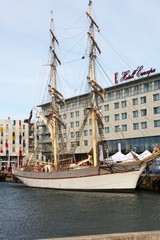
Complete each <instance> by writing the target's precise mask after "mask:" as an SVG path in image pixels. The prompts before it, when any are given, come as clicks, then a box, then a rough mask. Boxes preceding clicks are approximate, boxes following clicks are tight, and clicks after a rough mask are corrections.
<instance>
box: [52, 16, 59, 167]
mask: <svg viewBox="0 0 160 240" xmlns="http://www.w3.org/2000/svg"><path fill="white" fill-rule="evenodd" d="M51 14H52V12H51ZM50 32H51V38H52V40H51V46H50V52H51V85H49V92H50V94H51V122H52V134H51V136H52V150H53V158H54V167H55V170H57V162H58V150H57V147H58V142H57V127H58V122H57V118H56V115H57V114H58V106H57V102H56V96H55V94H54V91H53V89H57V84H56V66H57V63H59V64H61V63H60V60H59V59H58V57H57V55H56V53H55V42H56V43H57V44H58V41H57V39H56V37H55V35H54V22H53V17H51V29H50Z"/></svg>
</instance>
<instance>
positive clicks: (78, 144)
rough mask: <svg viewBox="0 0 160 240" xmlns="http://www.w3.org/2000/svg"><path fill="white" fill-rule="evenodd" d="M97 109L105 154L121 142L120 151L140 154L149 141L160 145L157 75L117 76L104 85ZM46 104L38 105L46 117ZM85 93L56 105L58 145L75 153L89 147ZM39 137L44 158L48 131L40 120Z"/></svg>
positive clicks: (159, 84) (150, 146) (159, 79)
mask: <svg viewBox="0 0 160 240" xmlns="http://www.w3.org/2000/svg"><path fill="white" fill-rule="evenodd" d="M97 100H98V101H99V106H100V107H99V110H100V114H101V116H102V120H103V123H104V128H101V127H99V129H98V131H99V133H100V138H99V139H98V140H99V141H103V143H104V146H105V148H104V149H105V154H107V153H109V154H110V155H111V154H114V153H115V152H117V151H118V143H121V148H122V152H123V153H128V152H129V151H130V150H131V149H132V150H134V151H136V152H137V153H141V152H143V151H144V150H146V149H148V150H149V151H152V150H153V144H154V143H157V144H158V145H160V74H154V75H151V76H150V75H149V74H147V72H146V74H144V76H141V77H140V78H137V79H132V77H130V78H128V79H125V78H124V79H123V81H122V79H121V82H120V84H116V83H115V85H114V86H112V87H109V88H106V89H105V92H104V100H103V101H102V100H101V99H100V98H99V99H97ZM49 105H50V104H49V103H47V104H44V105H40V107H41V108H42V111H43V113H44V114H45V115H46V116H47V110H48V108H49ZM89 106H90V98H89V94H88V93H87V94H84V95H80V96H76V97H72V98H69V99H67V100H66V104H65V105H61V107H60V117H61V119H62V120H63V121H64V122H65V124H66V129H64V128H63V127H59V138H60V139H62V140H60V142H59V147H60V148H61V147H63V151H64V152H65V151H66V149H67V151H68V152H73V151H75V155H77V157H78V158H79V157H80V155H82V154H83V155H84V154H85V153H88V152H89V151H90V150H91V148H92V129H91V124H92V123H91V117H90V115H89V111H88V107H89ZM40 129H41V130H40V131H39V139H40V141H41V144H42V155H44V157H45V158H46V159H47V158H49V156H50V153H49V152H51V142H50V134H49V131H48V129H47V127H46V126H45V125H44V124H43V123H41V128H40Z"/></svg>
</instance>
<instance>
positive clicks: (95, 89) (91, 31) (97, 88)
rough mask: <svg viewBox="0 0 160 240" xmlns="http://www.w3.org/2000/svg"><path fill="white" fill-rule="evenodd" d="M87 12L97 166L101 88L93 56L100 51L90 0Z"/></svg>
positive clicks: (93, 142) (93, 133) (89, 78)
mask: <svg viewBox="0 0 160 240" xmlns="http://www.w3.org/2000/svg"><path fill="white" fill-rule="evenodd" d="M89 8H90V9H89V14H88V13H86V14H87V16H88V18H89V20H90V28H89V32H88V35H89V38H90V53H89V76H88V77H87V79H88V82H89V84H90V86H91V92H92V98H91V108H90V110H91V119H92V144H93V145H92V148H93V163H94V166H95V167H97V166H98V165H99V160H98V154H97V135H98V128H97V118H98V115H99V110H98V102H97V101H98V99H97V95H96V94H98V95H99V94H100V95H101V97H102V94H101V92H103V90H102V89H101V87H100V86H99V85H98V84H97V83H96V76H95V58H96V51H97V50H98V52H99V53H101V51H100V49H99V47H98V45H97V43H96V41H95V40H94V27H96V28H97V30H98V31H99V27H98V26H97V24H96V22H95V21H94V19H93V17H92V11H93V9H92V0H89Z"/></svg>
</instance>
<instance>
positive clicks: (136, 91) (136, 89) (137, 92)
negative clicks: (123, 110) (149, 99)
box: [133, 85, 140, 94]
mask: <svg viewBox="0 0 160 240" xmlns="http://www.w3.org/2000/svg"><path fill="white" fill-rule="evenodd" d="M139 87H140V86H139V85H137V86H134V88H133V91H134V94H139Z"/></svg>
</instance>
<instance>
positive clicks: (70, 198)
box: [0, 182, 160, 240]
mask: <svg viewBox="0 0 160 240" xmlns="http://www.w3.org/2000/svg"><path fill="white" fill-rule="evenodd" d="M150 230H160V194H159V193H151V192H136V193H132V194H122V193H119V194H117V193H87V192H67V191H55V190H46V189H34V188H28V187H25V186H24V185H23V184H17V183H2V182H0V239H5V240H7V239H16V240H19V239H23V240H25V239H29V240H31V239H42V238H44V239H47V238H55V237H69V236H79V235H92V234H107V233H119V232H136V231H150Z"/></svg>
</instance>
